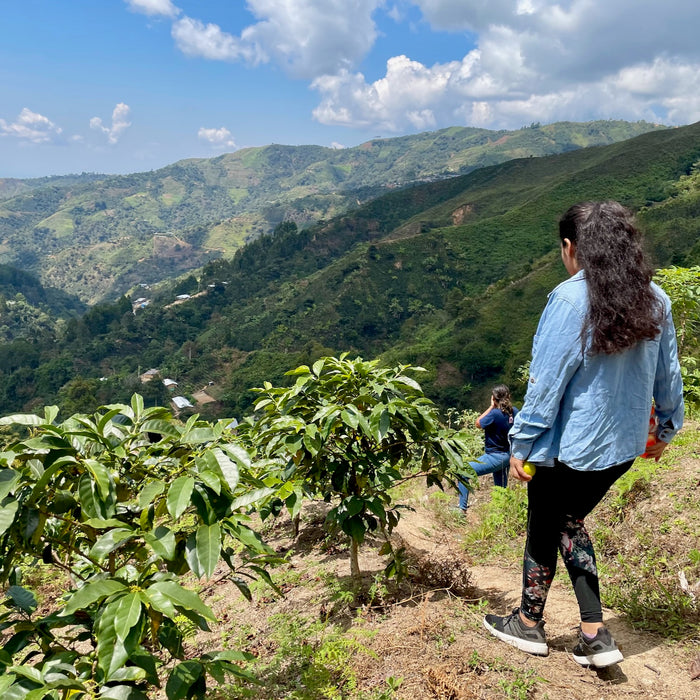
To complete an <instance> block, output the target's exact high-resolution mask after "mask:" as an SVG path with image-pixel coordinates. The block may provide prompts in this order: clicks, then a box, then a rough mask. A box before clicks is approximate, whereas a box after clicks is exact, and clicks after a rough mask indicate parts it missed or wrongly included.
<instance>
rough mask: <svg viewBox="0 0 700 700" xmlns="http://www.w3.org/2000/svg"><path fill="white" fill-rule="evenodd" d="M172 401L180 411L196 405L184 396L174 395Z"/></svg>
mask: <svg viewBox="0 0 700 700" xmlns="http://www.w3.org/2000/svg"><path fill="white" fill-rule="evenodd" d="M172 401H173V405H174V406H175V408H177V409H178V410H180V411H181V410H182V409H183V408H194V406H193V405H192V404H191V403H190V402H189V401H188V400H187V399H186V398H185V397H184V396H173V399H172Z"/></svg>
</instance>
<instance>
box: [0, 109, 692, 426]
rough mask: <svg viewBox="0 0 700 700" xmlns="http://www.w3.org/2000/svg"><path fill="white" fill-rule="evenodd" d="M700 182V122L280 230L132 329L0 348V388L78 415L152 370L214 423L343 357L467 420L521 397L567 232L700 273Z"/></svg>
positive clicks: (125, 318) (77, 323)
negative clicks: (594, 205)
mask: <svg viewBox="0 0 700 700" xmlns="http://www.w3.org/2000/svg"><path fill="white" fill-rule="evenodd" d="M699 166H700V123H698V124H694V125H691V126H687V127H682V128H677V129H667V130H661V131H653V132H650V133H647V134H644V135H641V136H639V137H637V138H634V139H631V140H627V141H624V142H621V143H616V144H612V145H608V146H601V147H593V148H586V149H579V150H576V151H570V152H567V153H563V154H559V155H553V156H547V157H541V158H524V159H517V160H511V161H508V162H505V163H502V164H500V165H496V166H492V167H488V168H482V169H479V170H475V171H473V172H471V173H469V174H467V175H463V176H459V177H455V178H450V179H447V180H442V181H436V182H431V183H426V184H421V185H418V186H414V187H410V188H405V189H401V190H396V191H393V192H391V193H389V194H385V195H383V196H381V197H379V198H377V199H374V200H372V201H370V202H368V203H366V204H364V205H362V206H359V207H357V208H356V209H355V210H353V211H350V212H346V213H345V214H343V215H341V216H339V217H336V218H334V219H331V220H328V221H326V222H322V223H320V224H318V225H316V226H312V227H309V228H306V229H302V230H300V229H299V228H298V226H297V225H296V224H295V223H294V222H293V221H287V222H283V223H282V224H280V225H278V226H277V227H276V229H275V231H274V233H273V234H272V235H264V236H261V237H259V238H257V239H255V240H253V241H251V242H250V243H248V244H247V245H246V246H244V247H243V248H242V249H241V250H240V251H238V252H237V253H236V254H235V256H234V257H233V259H231V260H225V259H220V260H216V261H213V262H211V263H209V264H208V265H206V266H205V268H204V269H203V270H202V272H201V274H199V275H198V277H197V278H195V277H194V276H192V277H189V278H187V277H186V278H183V279H182V280H181V281H180V282H179V283H178V286H171V287H161V288H160V289H159V290H155V291H154V290H148V291H147V292H144V294H146V295H147V296H148V298H149V299H148V300H149V304H148V305H147V306H146V307H145V308H142V309H138V310H137V312H136V313H133V312H132V308H131V304H130V303H129V301H128V300H127V299H123V300H122V301H121V302H120V303H119V304H117V305H114V304H104V305H100V306H96V307H94V308H92V309H91V310H90V311H89V312H88V313H87V314H85V316H83V317H82V318H80V319H74V320H71V321H69V322H68V323H67V324H66V328H65V332H64V333H62V334H61V335H60V336H59V337H58V338H48V339H47V340H46V343H45V344H44V345H41V344H37V345H36V346H35V347H34V348H26V347H24V348H15V347H7V348H6V349H5V350H6V351H5V352H3V353H0V379H1V380H2V381H0V390H2V391H3V392H4V401H5V404H6V405H7V404H10V405H12V406H13V407H18V406H17V404H18V403H19V404H20V405H22V406H26V405H28V404H31V402H33V401H38V400H39V399H40V398H41V399H42V400H46V398H47V397H49V396H51V397H56V396H57V397H58V399H57V400H59V402H61V403H62V404H63V405H66V406H69V407H70V408H71V409H76V408H80V407H86V406H89V405H90V402H95V401H105V398H104V397H105V396H106V397H107V399H106V400H107V401H114V400H119V399H122V398H124V397H125V396H128V395H129V393H130V392H131V391H133V390H134V389H137V388H140V387H141V385H140V384H139V383H138V381H137V380H136V374H137V371H138V369H139V367H140V368H141V369H142V370H143V369H145V368H150V367H153V368H159V369H160V371H161V375H162V376H169V377H172V378H174V379H176V380H177V381H178V382H179V390H180V391H181V392H184V393H186V394H187V393H188V392H190V393H191V392H193V391H194V390H196V389H198V388H201V387H202V386H203V385H208V383H209V382H213V383H214V384H213V386H212V387H210V388H209V389H208V391H209V392H210V393H211V395H212V396H213V397H214V398H216V399H218V400H219V404H218V407H219V410H220V411H223V412H225V413H227V414H229V415H231V414H235V415H242V414H244V413H245V412H246V411H247V410H249V408H250V405H251V402H252V399H253V395H252V394H251V393H250V392H249V389H250V388H251V387H253V386H259V385H261V384H262V382H263V381H265V380H270V381H273V382H278V381H280V380H281V379H282V377H283V375H284V372H285V371H286V370H288V369H290V368H292V367H294V366H296V365H297V364H300V363H302V362H310V361H313V360H314V359H315V358H317V357H318V356H320V355H322V354H327V353H339V352H343V351H350V352H352V353H360V354H362V355H363V356H365V357H367V358H369V357H381V358H383V359H384V360H386V361H387V362H408V363H413V364H420V365H422V366H424V367H426V369H427V370H428V371H427V373H426V375H425V378H424V380H423V382H422V383H423V384H424V386H425V387H426V389H427V391H428V393H429V394H430V395H431V396H433V397H434V398H436V399H437V400H438V401H440V402H441V403H442V404H443V405H445V406H450V405H453V406H472V407H474V406H476V405H478V404H479V403H480V401H481V398H482V395H481V393H480V392H482V391H484V390H486V389H487V387H488V386H489V385H490V384H491V383H492V382H494V381H496V380H505V381H507V382H508V383H510V384H512V385H513V386H516V385H517V381H518V367H519V366H520V365H522V363H524V362H525V361H526V360H527V359H528V356H529V350H530V345H531V340H532V334H533V332H534V329H535V325H536V323H537V319H538V317H539V314H540V312H541V310H542V308H543V307H544V304H545V302H546V295H547V292H548V291H549V290H550V289H551V288H552V287H553V286H554V285H555V284H556V283H557V282H558V281H560V280H561V279H563V278H564V276H565V272H564V269H563V267H562V266H561V262H560V260H559V256H558V238H557V226H556V224H557V220H558V218H559V216H560V215H561V214H562V213H563V212H564V211H565V210H566V209H567V208H568V207H569V206H570V205H571V204H573V203H575V202H577V201H582V200H586V199H606V198H610V199H617V200H619V201H621V202H622V203H624V204H625V205H627V206H629V207H630V208H632V209H633V210H635V211H637V212H638V216H639V220H640V223H641V225H642V226H643V228H644V229H645V230H646V231H647V233H648V239H649V245H650V247H651V252H652V254H653V257H654V260H655V262H656V264H657V265H658V266H660V267H661V266H667V265H669V264H679V265H693V264H700V243H699V241H700V170H699ZM180 293H187V294H189V295H190V298H186V299H182V300H178V301H177V303H175V295H176V294H180ZM32 353H33V354H32ZM30 356H31V357H30ZM31 363H34V364H33V365H32V364H31ZM47 368H50V371H49V369H47ZM100 376H105V377H107V379H106V380H105V381H103V382H98V381H97V377H100ZM149 384H150V385H152V386H149V385H143V387H145V390H146V391H149V392H150V391H152V392H153V393H154V396H153V397H152V398H153V400H159V397H158V396H157V391H158V389H157V386H156V384H155V383H149ZM160 391H161V392H162V389H161V390H160ZM18 392H19V393H18ZM51 392H53V394H52V393H51ZM81 402H82V403H81ZM207 406H209V405H207ZM203 410H204V411H207V410H214V409H210V408H207V407H205V408H204V409H203Z"/></svg>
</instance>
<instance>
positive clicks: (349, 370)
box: [252, 355, 468, 581]
mask: <svg viewBox="0 0 700 700" xmlns="http://www.w3.org/2000/svg"><path fill="white" fill-rule="evenodd" d="M419 370H420V368H418V367H409V366H406V365H399V366H397V367H394V368H393V369H386V368H381V367H379V365H378V363H377V362H376V361H374V362H365V361H363V360H362V359H361V358H357V359H355V360H349V359H347V355H342V356H341V357H340V358H334V357H324V358H321V359H320V360H318V361H317V362H316V363H314V365H313V367H311V368H309V367H308V366H306V365H302V366H300V367H298V368H296V369H294V370H292V371H290V372H288V373H287V374H288V375H290V376H293V377H296V382H295V384H294V386H292V387H291V388H275V387H273V386H272V385H271V384H270V383H269V382H266V383H265V386H264V388H261V389H257V390H256V391H258V392H259V393H260V395H261V398H260V400H259V401H258V402H257V404H256V406H255V410H256V412H258V414H259V415H260V418H259V419H258V420H257V421H256V422H255V423H254V425H253V428H252V435H253V439H254V441H255V443H256V444H257V445H258V447H259V449H261V450H262V451H263V452H264V454H265V455H266V456H267V457H269V458H272V459H277V460H281V461H282V462H283V463H284V465H285V466H286V468H287V469H288V474H289V475H290V477H291V476H293V477H294V478H295V479H296V480H297V483H298V484H300V485H301V488H303V490H304V491H305V492H306V493H307V494H308V495H318V494H320V495H321V496H322V497H323V498H324V500H326V501H331V500H333V501H334V502H335V505H334V506H333V508H332V509H331V511H330V512H329V514H328V520H330V521H331V522H334V523H336V524H337V525H338V526H339V527H340V528H341V529H342V531H343V532H344V533H345V534H346V535H348V536H349V538H350V541H351V556H350V567H351V573H352V576H353V578H354V579H355V581H358V579H359V578H360V568H359V563H358V546H359V545H360V544H361V543H362V542H363V540H364V538H365V536H366V534H367V533H368V532H373V531H375V530H377V529H379V530H382V531H384V532H385V533H386V534H388V533H390V532H391V530H392V529H393V528H394V527H395V526H396V525H397V524H398V522H399V517H400V508H401V507H402V506H401V505H400V504H395V503H394V502H393V495H392V492H391V489H392V488H393V487H395V486H397V485H398V484H400V483H402V482H403V481H405V480H407V479H413V478H417V477H424V478H425V479H426V483H427V485H428V486H433V485H437V486H439V487H440V488H442V486H443V480H445V481H447V483H448V484H450V485H451V486H452V487H455V479H461V480H462V481H464V482H465V483H467V481H468V477H467V476H466V475H465V474H464V470H465V466H464V463H463V461H462V454H464V453H465V452H466V447H465V444H464V442H463V441H462V440H461V438H460V435H459V434H458V433H456V432H455V431H452V430H446V429H443V428H442V427H441V425H440V422H439V420H438V415H437V409H436V407H435V405H434V404H433V403H432V402H431V401H430V400H429V399H427V398H425V396H424V395H423V392H422V390H421V388H420V386H419V385H418V384H417V382H416V381H415V380H414V379H412V378H410V377H409V376H408V375H407V372H415V371H419ZM299 495H300V494H299V489H298V490H297V492H295V493H293V494H291V495H290V496H289V498H288V502H287V505H288V507H290V509H291V510H292V512H293V514H294V513H295V512H296V511H298V508H299V502H300V498H299ZM387 545H388V538H387ZM390 551H391V549H390V545H388V546H387V547H386V548H384V553H389V552H390ZM397 566H398V563H397V561H396V558H394V560H393V561H391V562H390V563H389V565H388V567H387V574H396V573H398V570H397Z"/></svg>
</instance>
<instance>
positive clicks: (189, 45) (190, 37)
mask: <svg viewBox="0 0 700 700" xmlns="http://www.w3.org/2000/svg"><path fill="white" fill-rule="evenodd" d="M172 35H173V39H175V44H176V45H177V47H178V48H179V49H180V51H182V53H184V54H185V55H187V56H199V57H201V58H208V59H210V60H214V61H236V60H238V59H239V58H242V59H248V60H254V54H253V50H252V48H251V47H250V46H248V45H246V44H245V43H244V42H242V41H241V40H240V39H238V38H237V37H235V36H232V35H231V34H228V33H227V32H224V31H222V29H221V27H219V25H218V24H204V23H203V22H200V21H199V20H198V19H192V18H191V17H183V18H182V19H180V20H178V21H177V22H175V24H173V29H172Z"/></svg>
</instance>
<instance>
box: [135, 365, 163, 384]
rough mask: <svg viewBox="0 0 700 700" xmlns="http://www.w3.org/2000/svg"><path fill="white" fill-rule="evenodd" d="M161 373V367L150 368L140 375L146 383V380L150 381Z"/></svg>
mask: <svg viewBox="0 0 700 700" xmlns="http://www.w3.org/2000/svg"><path fill="white" fill-rule="evenodd" d="M159 374H160V370H159V369H149V370H146V371H145V372H144V373H143V374H140V375H139V379H140V380H141V383H142V384H145V383H146V382H150V381H151V379H155V377H157V376H158V375H159Z"/></svg>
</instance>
